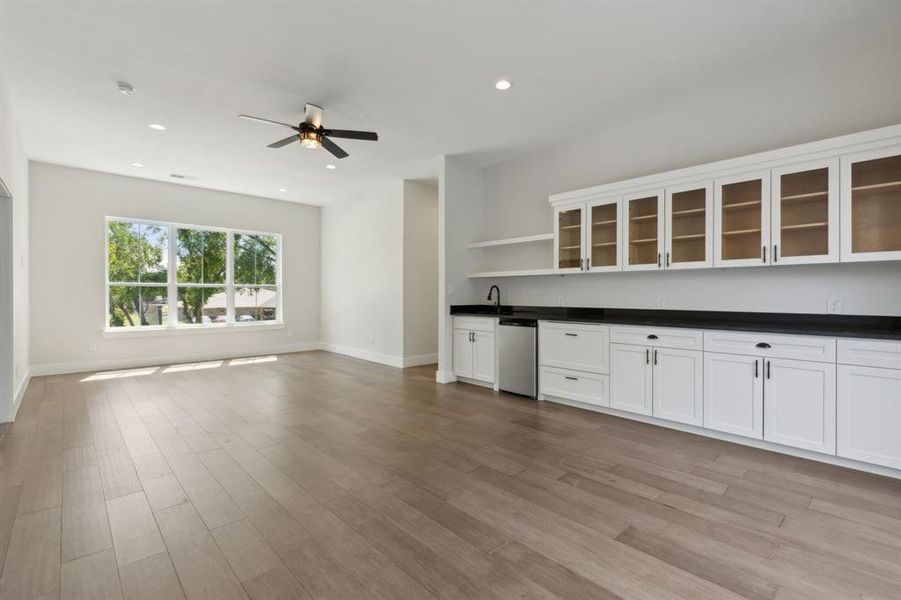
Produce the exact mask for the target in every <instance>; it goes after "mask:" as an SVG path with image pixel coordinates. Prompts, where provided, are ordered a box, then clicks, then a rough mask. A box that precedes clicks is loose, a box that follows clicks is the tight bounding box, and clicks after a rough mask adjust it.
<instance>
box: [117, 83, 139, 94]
mask: <svg viewBox="0 0 901 600" xmlns="http://www.w3.org/2000/svg"><path fill="white" fill-rule="evenodd" d="M116 89H118V90H119V93H120V94H122V95H123V96H134V95H135V86H133V85H131V84H130V83H128V82H127V81H119V82H117V83H116Z"/></svg>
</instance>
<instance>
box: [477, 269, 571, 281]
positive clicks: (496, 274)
mask: <svg viewBox="0 0 901 600" xmlns="http://www.w3.org/2000/svg"><path fill="white" fill-rule="evenodd" d="M530 275H563V273H561V272H559V271H557V270H555V269H523V270H520V271H483V272H481V273H470V274H469V275H467V277H469V278H470V279H472V278H476V277H527V276H530Z"/></svg>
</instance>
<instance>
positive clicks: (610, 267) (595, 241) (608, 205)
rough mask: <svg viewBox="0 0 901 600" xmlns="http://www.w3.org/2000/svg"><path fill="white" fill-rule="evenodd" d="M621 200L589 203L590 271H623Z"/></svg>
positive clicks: (588, 247) (587, 245) (614, 199)
mask: <svg viewBox="0 0 901 600" xmlns="http://www.w3.org/2000/svg"><path fill="white" fill-rule="evenodd" d="M620 206H621V204H620V198H619V197H615V198H605V199H603V200H595V201H593V202H589V203H588V224H587V228H586V232H587V240H586V242H585V246H586V250H587V252H588V257H587V263H586V266H587V267H588V270H589V271H619V270H620V269H622V244H620V243H619V241H620V240H619V237H620V221H621V220H622V219H621V214H620V213H621V208H620Z"/></svg>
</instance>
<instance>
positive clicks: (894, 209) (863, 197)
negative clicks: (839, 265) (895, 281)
mask: <svg viewBox="0 0 901 600" xmlns="http://www.w3.org/2000/svg"><path fill="white" fill-rule="evenodd" d="M841 170H842V173H841V182H842V183H841V186H842V191H841V216H842V236H841V243H842V252H841V254H842V261H866V260H897V259H901V146H893V147H890V148H883V149H880V150H874V151H871V152H864V153H860V154H855V155H851V156H846V157H844V158H842V163H841Z"/></svg>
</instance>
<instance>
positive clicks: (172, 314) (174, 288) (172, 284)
mask: <svg viewBox="0 0 901 600" xmlns="http://www.w3.org/2000/svg"><path fill="white" fill-rule="evenodd" d="M176 231H177V228H176V226H175V225H169V278H168V280H167V286H166V287H167V289H168V296H169V317H168V319H167V321H168V322H167V323H166V326H167V327H176V326H177V325H178V283H177V275H176V269H177V268H178V260H177V259H176V256H175V248H176V241H175V233H176Z"/></svg>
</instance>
